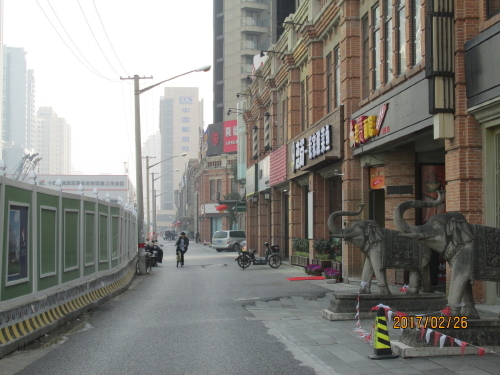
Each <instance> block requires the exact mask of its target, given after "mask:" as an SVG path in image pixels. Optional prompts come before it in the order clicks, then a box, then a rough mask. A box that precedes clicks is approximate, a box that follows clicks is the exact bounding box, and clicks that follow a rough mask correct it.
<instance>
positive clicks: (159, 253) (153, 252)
mask: <svg viewBox="0 0 500 375" xmlns="http://www.w3.org/2000/svg"><path fill="white" fill-rule="evenodd" d="M161 246H162V245H158V241H151V242H150V243H148V244H146V246H145V247H144V250H145V251H146V252H148V253H149V259H150V262H151V266H152V267H156V266H158V263H161V262H162V260H163V250H162V249H160V247H161Z"/></svg>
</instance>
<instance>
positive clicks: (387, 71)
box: [384, 0, 394, 83]
mask: <svg viewBox="0 0 500 375" xmlns="http://www.w3.org/2000/svg"><path fill="white" fill-rule="evenodd" d="M384 15H385V26H384V32H385V64H384V76H385V82H386V83H387V82H390V81H391V80H392V79H393V78H394V71H393V67H392V57H393V56H392V47H393V45H392V44H393V43H392V26H393V24H392V0H385V2H384Z"/></svg>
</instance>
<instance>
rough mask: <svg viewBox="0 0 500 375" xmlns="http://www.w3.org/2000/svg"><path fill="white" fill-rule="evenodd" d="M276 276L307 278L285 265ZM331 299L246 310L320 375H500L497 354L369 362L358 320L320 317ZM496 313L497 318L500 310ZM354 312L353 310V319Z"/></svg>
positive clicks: (337, 287)
mask: <svg viewBox="0 0 500 375" xmlns="http://www.w3.org/2000/svg"><path fill="white" fill-rule="evenodd" d="M277 272H280V273H282V274H283V277H293V276H301V275H304V271H303V269H299V268H295V267H293V266H292V267H290V266H289V265H288V264H285V263H284V264H283V265H282V266H281V267H280V268H279V269H277ZM290 282H310V283H315V284H317V285H320V286H322V287H324V288H325V289H329V290H332V291H346V290H352V292H354V293H356V292H357V290H358V288H359V287H358V286H356V285H349V284H344V283H338V284H327V283H326V281H325V280H317V281H316V280H314V281H312V280H311V281H309V280H308V281H290ZM331 297H332V292H326V295H325V297H324V298H319V299H307V298H304V297H299V296H296V297H293V296H292V297H291V298H280V299H279V300H275V301H255V302H253V301H252V302H250V301H249V304H248V305H246V306H245V308H246V309H247V310H248V311H249V312H250V313H251V314H252V315H253V318H248V319H252V320H262V321H263V322H264V323H265V324H266V326H267V327H268V328H269V329H270V333H272V334H274V335H275V336H277V337H278V338H279V339H280V340H281V341H282V342H284V343H285V345H286V346H287V348H288V349H289V350H290V351H292V353H294V355H296V357H297V358H298V359H299V360H301V361H303V362H304V363H305V364H306V365H308V366H312V367H314V368H315V370H316V371H317V373H318V374H346V375H356V374H363V375H365V374H397V375H400V374H436V375H448V374H461V375H483V374H499V373H500V355H495V354H486V355H484V356H483V357H478V356H475V355H466V356H463V357H460V356H441V357H428V358H423V357H419V358H407V359H402V358H397V359H390V360H371V359H370V358H369V357H368V356H369V355H372V354H374V349H373V346H372V345H370V344H367V343H366V342H365V341H364V340H363V339H361V338H360V337H359V335H358V334H357V333H356V332H354V328H355V327H354V325H355V323H356V320H348V321H333V322H332V321H329V320H326V319H324V318H322V310H323V309H325V308H328V307H329V305H330V298H331ZM480 308H481V306H479V309H480ZM495 308H496V312H497V314H498V306H495ZM490 310H491V308H490ZM483 312H485V311H482V310H480V313H483ZM355 313H356V311H355V306H353V317H354V315H355ZM485 314H487V312H485ZM372 325H373V320H361V327H362V328H363V329H364V330H365V331H368V332H369V331H370V330H371V327H372ZM400 335H401V333H400V330H394V329H392V327H391V324H389V336H390V339H391V340H397V339H398V338H399V337H400ZM304 358H308V360H304Z"/></svg>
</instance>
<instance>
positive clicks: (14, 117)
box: [2, 46, 31, 148]
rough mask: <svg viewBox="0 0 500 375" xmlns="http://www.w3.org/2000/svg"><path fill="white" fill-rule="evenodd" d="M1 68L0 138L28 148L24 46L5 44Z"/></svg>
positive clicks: (26, 78) (26, 75)
mask: <svg viewBox="0 0 500 375" xmlns="http://www.w3.org/2000/svg"><path fill="white" fill-rule="evenodd" d="M3 69H4V83H3V87H4V98H3V129H2V139H3V141H4V142H11V143H12V144H13V145H14V146H17V147H24V148H29V145H28V114H27V107H28V103H27V102H28V92H27V87H28V86H27V80H28V72H27V69H26V52H25V51H24V48H17V47H7V46H5V48H4V56H3ZM30 105H31V104H30ZM30 130H31V129H30Z"/></svg>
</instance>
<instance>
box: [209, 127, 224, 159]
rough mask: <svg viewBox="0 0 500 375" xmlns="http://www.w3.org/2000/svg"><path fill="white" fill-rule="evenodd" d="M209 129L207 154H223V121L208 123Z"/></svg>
mask: <svg viewBox="0 0 500 375" xmlns="http://www.w3.org/2000/svg"><path fill="white" fill-rule="evenodd" d="M207 130H208V137H207V156H217V155H221V154H222V150H223V143H224V133H223V128H222V122H218V123H215V124H210V125H208V129H207Z"/></svg>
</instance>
